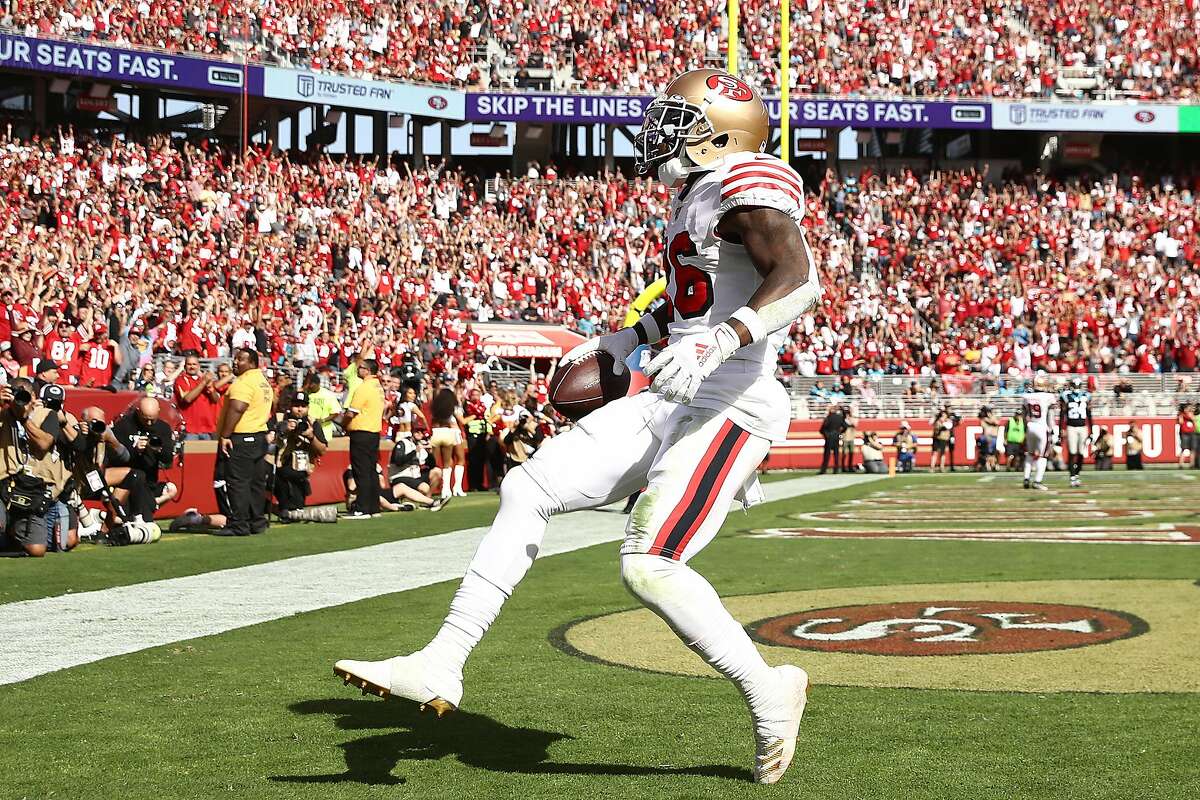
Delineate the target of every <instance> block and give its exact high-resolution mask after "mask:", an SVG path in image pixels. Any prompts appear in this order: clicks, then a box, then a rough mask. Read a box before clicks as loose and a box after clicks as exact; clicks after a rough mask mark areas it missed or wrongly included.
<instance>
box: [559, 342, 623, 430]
mask: <svg viewBox="0 0 1200 800" xmlns="http://www.w3.org/2000/svg"><path fill="white" fill-rule="evenodd" d="M613 363H614V362H613V357H612V356H611V355H610V354H609V353H606V352H605V351H603V350H593V351H592V352H590V353H588V354H587V355H586V356H584V357H583V358H581V359H579V360H578V361H573V362H571V363H570V364H563V365H560V366H559V368H558V369H557V370H556V371H555V373H554V377H553V378H551V379H550V403H551V405H553V406H554V408H555V410H556V411H558V413H560V414H562V415H563V416H564V417H566V418H567V419H570V420H574V421H576V422H578V421H579V420H581V419H583V418H584V417H585V416H587V415H588V414H590V413H592V412H593V411H595V410H596V409H597V408H600V407H601V406H602V405H604V404H605V403H610V402H612V401H613V400H616V399H618V398H621V397H624V396H625V395H626V394H628V393H629V370H628V369H626V370H625V371H624V372H622V373H621V374H620V375H614V374H613Z"/></svg>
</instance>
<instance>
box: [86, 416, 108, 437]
mask: <svg viewBox="0 0 1200 800" xmlns="http://www.w3.org/2000/svg"><path fill="white" fill-rule="evenodd" d="M106 430H108V425H106V424H105V422H104V420H102V419H93V420H89V421H88V433H90V434H92V435H93V436H99V435H100V434H102V433H104V432H105V431H106Z"/></svg>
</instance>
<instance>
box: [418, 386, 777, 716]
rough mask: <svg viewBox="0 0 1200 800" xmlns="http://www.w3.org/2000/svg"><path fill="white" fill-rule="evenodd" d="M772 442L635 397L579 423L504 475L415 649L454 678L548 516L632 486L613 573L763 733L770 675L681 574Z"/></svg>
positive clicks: (534, 547) (707, 588)
mask: <svg viewBox="0 0 1200 800" xmlns="http://www.w3.org/2000/svg"><path fill="white" fill-rule="evenodd" d="M769 447H770V442H769V441H768V440H767V439H765V438H763V437H761V436H756V435H754V434H751V433H749V432H748V431H746V430H744V429H742V428H741V427H739V426H738V425H737V424H735V423H734V422H733V421H732V420H731V419H729V417H728V416H727V415H726V414H724V413H720V412H714V411H709V410H703V409H694V408H689V407H687V406H681V405H679V404H677V403H670V402H666V401H664V400H662V399H661V397H660V396H659V395H657V394H654V393H651V392H642V393H641V394H638V395H634V396H632V397H627V398H623V399H621V400H617V401H615V402H613V403H610V404H609V405H607V406H605V407H604V408H601V409H600V410H598V411H596V412H594V413H592V414H590V415H588V416H587V417H586V418H584V420H583V421H582V422H581V423H580V424H579V425H577V426H576V427H575V428H573V429H572V430H570V431H568V432H567V433H565V434H562V435H561V436H557V437H554V438H552V439H550V440H548V441H547V442H546V443H545V444H543V446H542V447H541V448H540V449H539V450H538V451H537V453H536V454H535V455H534V457H533V458H532V459H530V460H529V461H528V462H526V463H525V464H524V465H523V466H521V467H517V468H516V469H514V470H512V471H510V472H509V473H508V475H507V476H506V477H505V479H504V482H503V483H502V484H501V488H500V511H499V513H498V514H497V515H496V520H495V522H494V523H493V524H492V527H491V529H490V530H489V531H488V533H487V535H486V536H485V537H484V539H483V541H482V542H481V543H480V545H479V549H478V550H477V551H476V553H475V557H474V558H473V559H472V560H471V564H470V566H469V567H468V568H467V574H466V576H465V577H464V578H463V582H462V585H461V587H460V588H459V590H458V592H457V593H456V595H455V597H454V601H453V602H452V603H451V607H450V613H449V615H448V616H447V617H446V622H445V624H444V625H443V626H442V629H441V631H439V632H438V634H437V636H435V637H434V639H433V641H432V642H430V644H429V645H428V646H427V647H426V648H425V652H426V654H428V655H429V656H430V657H431V658H432V659H433V660H434V661H435V662H436V663H438V664H439V665H441V666H443V667H445V668H446V669H447V670H449V671H451V672H452V673H455V677H457V678H460V679H461V676H462V667H463V664H464V662H465V661H466V659H467V656H468V655H470V652H471V650H473V649H474V647H475V645H476V644H478V643H479V640H480V639H481V638H482V636H483V634H484V632H486V631H487V629H488V628H489V627H490V626H491V624H492V622H493V621H494V620H495V618H496V615H497V614H498V613H499V611H500V607H501V605H502V604H503V603H504V601H505V600H506V599H507V598H508V596H509V595H511V594H512V592H513V590H514V589H515V588H516V585H517V584H518V583H519V582H520V580H521V579H522V578H523V577H524V576H525V573H526V572H527V571H528V570H529V567H530V566H531V565H532V563H533V560H534V558H535V557H536V556H537V552H538V548H539V546H540V545H541V541H542V537H543V536H544V534H545V530H546V522H547V520H549V518H550V516H551V515H553V514H558V513H562V512H565V511H576V510H579V509H585V508H595V507H597V506H601V505H606V504H608V503H611V502H615V501H617V500H621V499H624V498H626V497H628V496H629V495H631V494H633V493H634V492H635V491H637V490H638V489H641V488H642V487H646V491H645V492H644V493H643V494H642V496H641V497H640V498H639V499H638V502H637V505H636V506H635V507H634V510H633V513H632V514H630V516H629V520H628V523H627V525H626V533H625V541H624V543H623V544H622V546H621V576H622V579H623V580H624V581H625V584H626V586H627V587H628V588H629V590H630V591H631V592H633V594H635V595H636V596H637V597H638V598H639V599H640V600H641V601H642V602H643V603H644V604H645V605H646V606H647V607H648V608H650V609H651V610H653V611H654V612H655V613H656V614H658V615H659V616H660V617H662V618H663V620H664V621H665V622H666V623H667V624H668V625H669V626H670V627H671V629H672V630H673V631H675V633H676V634H677V635H678V636H679V637H680V639H682V640H683V641H684V643H685V644H686V645H688V646H689V647H690V648H692V649H693V650H694V651H695V652H697V653H698V654H699V655H700V656H701V657H702V658H704V659H705V661H707V662H708V663H709V664H711V665H712V666H713V667H714V668H715V669H717V670H718V671H719V672H721V673H722V674H723V675H725V676H726V677H728V678H730V679H731V680H733V681H734V682H735V683H736V684H737V685H738V686H739V688H740V689H741V691H742V694H743V696H744V697H745V698H746V700H747V702H748V703H749V704H750V707H751V710H752V711H753V712H754V714H755V719H756V722H757V723H758V724H759V725H760V727H762V726H766V727H767V728H769V727H771V725H772V723H773V720H772V716H773V715H774V713H775V712H776V711H777V710H779V711H780V713H783V712H784V711H786V709H776V708H775V706H776V701H777V698H776V697H775V695H776V694H777V692H776V686H775V683H776V678H775V676H774V673H773V672H772V671H771V669H770V668H769V667H767V665H766V663H765V662H763V660H762V657H761V656H760V655H759V653H758V651H757V649H756V648H755V647H754V644H753V642H751V641H750V638H749V637H748V636H747V635H746V632H745V630H744V629H743V628H742V626H741V624H740V623H738V622H737V621H736V620H735V619H733V617H732V616H730V614H729V612H728V611H726V610H725V608H724V606H723V605H722V604H721V601H720V599H719V597H718V596H717V594H716V592H715V591H714V590H713V588H712V586H711V585H710V584H709V583H708V581H706V580H705V579H704V578H703V577H701V576H700V575H699V574H698V573H696V572H694V571H693V570H692V569H691V568H690V567H688V566H687V565H686V562H687V560H688V559H689V558H691V557H692V556H694V555H695V554H696V553H698V552H700V550H702V549H704V547H705V546H706V545H707V544H708V543H709V542H711V541H712V539H713V537H714V536H716V533H717V531H718V529H720V527H721V525H722V523H724V521H725V517H726V515H727V514H728V512H729V508H730V504H731V503H732V501H733V500H734V498H735V496H737V495H739V494H741V493H742V492H741V490H742V489H743V487H744V486H750V485H752V483H753V480H754V478H755V470H756V469H757V467H758V465H759V464H760V463H762V460H763V459H764V458H765V457H766V455H767V451H768V449H769Z"/></svg>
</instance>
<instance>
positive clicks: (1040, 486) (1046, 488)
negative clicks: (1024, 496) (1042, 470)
mask: <svg viewBox="0 0 1200 800" xmlns="http://www.w3.org/2000/svg"><path fill="white" fill-rule="evenodd" d="M1033 488H1035V489H1037V490H1038V491H1039V492H1048V491H1050V487H1049V486H1047V485H1046V484H1044V483H1034V484H1033Z"/></svg>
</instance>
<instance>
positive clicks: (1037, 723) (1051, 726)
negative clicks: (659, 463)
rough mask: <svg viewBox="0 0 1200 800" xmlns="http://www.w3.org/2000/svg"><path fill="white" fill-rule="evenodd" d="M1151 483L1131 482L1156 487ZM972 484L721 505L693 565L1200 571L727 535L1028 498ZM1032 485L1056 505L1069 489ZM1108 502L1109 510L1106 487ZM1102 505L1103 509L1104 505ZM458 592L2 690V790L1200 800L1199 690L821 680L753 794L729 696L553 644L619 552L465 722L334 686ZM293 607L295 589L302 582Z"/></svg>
mask: <svg viewBox="0 0 1200 800" xmlns="http://www.w3.org/2000/svg"><path fill="white" fill-rule="evenodd" d="M1168 474H1170V473H1157V472H1156V473H1147V477H1149V476H1151V475H1153V476H1154V479H1155V480H1156V481H1160V480H1175V479H1172V478H1166V477H1164V476H1166V475H1168ZM979 477H980V476H977V475H951V476H914V477H911V478H903V479H895V480H891V481H885V482H880V483H874V484H866V485H862V486H858V487H851V488H848V489H843V490H839V491H836V492H828V493H825V494H822V495H815V496H811V497H803V498H798V499H795V500H791V501H784V502H779V503H773V504H769V505H766V506H762V507H759V508H756V509H754V510H752V511H751V512H749V513H746V514H742V513H734V514H731V515H730V519H729V522H728V524H727V526H726V529H725V530H724V531H723V533H722V535H721V536H720V537H718V539H717V540H716V541H715V542H714V543H713V545H712V546H710V547H709V548H708V549H707V550H706V551H705V552H704V553H702V554H701V555H700V556H699V557H697V558H696V559H695V561H694V562H693V565H694V566H695V567H696V569H698V570H699V571H700V572H702V573H704V574H705V575H706V576H708V577H709V578H710V580H711V581H712V582H713V584H714V585H715V586H716V587H717V589H718V591H720V592H721V593H722V594H726V595H735V594H736V595H750V594H756V593H761V592H781V591H803V590H811V589H820V588H832V587H856V586H885V585H888V584H921V583H945V582H949V581H954V582H983V581H989V582H996V581H1034V580H1061V579H1079V580H1084V579H1090V580H1103V579H1187V580H1190V581H1195V580H1196V579H1197V578H1198V577H1200V548H1196V547H1172V546H1164V547H1155V546H1145V545H1069V544H1041V543H1022V542H1002V543H997V542H986V543H980V542H953V541H951V542H924V541H892V540H836V541H835V540H816V539H812V540H761V539H750V538H747V537H743V536H736V535H732V534H735V533H737V532H739V531H744V530H749V529H752V528H765V527H779V526H782V525H795V524H797V523H796V520H795V519H794V518H793V515H795V514H798V513H800V514H803V513H813V512H821V511H829V510H835V509H837V508H841V507H843V505H846V504H847V503H848V501H853V500H861V499H865V498H867V497H868V496H869V495H871V493H873V492H877V491H879V490H880V489H882V488H886V489H887V490H888V491H889V492H890V491H899V490H904V491H908V490H905V489H904V487H905V486H908V485H912V486H914V487H916V488H914V489H913V490H912V491H933V490H935V489H936V490H939V491H941V490H946V491H949V492H951V493H958V492H961V493H962V494H963V496H964V497H965V498H972V497H977V496H980V493H981V492H983V491H986V492H987V493H995V492H997V491H1004V492H1012V493H1013V494H1014V496H1016V497H1021V496H1022V495H1021V491H1022V490H1020V488H1019V479H1014V478H1013V476H1006V475H999V476H997V477H996V480H995V481H991V482H988V483H985V484H980V483H979V482H978V479H979ZM1090 477H1091V476H1090V474H1089V475H1086V476H1085V479H1087V478H1090ZM1051 480H1052V481H1053V482H1054V483H1052V485H1053V486H1055V488H1056V489H1057V488H1061V489H1065V478H1063V479H1062V480H1061V481H1059V476H1054V477H1052V478H1051ZM1121 480H1125V479H1124V478H1122V479H1121ZM996 484H999V485H996ZM1192 486H1197V485H1196V484H1191V483H1189V482H1186V481H1180V483H1179V490H1178V493H1179V494H1180V496H1191V497H1193V498H1196V497H1198V496H1200V486H1197V488H1196V489H1192V488H1191V487H1192ZM1113 491H1114V497H1115V496H1117V495H1116V493H1117V492H1118V491H1119V488H1117V489H1114V490H1113ZM1133 491H1134V490H1132V489H1131V490H1130V493H1133ZM1054 496H1056V495H1054V494H1052V495H1050V497H1046V496H1044V495H1043V496H1040V497H1042V498H1045V499H1047V500H1048V499H1051V498H1053V497H1054ZM1099 499H1100V501H1101V502H1106V501H1105V500H1104V495H1103V494H1101V495H1099ZM476 502H477V505H471V504H468V503H464V504H462V505H461V506H459V507H458V508H455V507H454V506H452V507H451V509H449V510H448V511H446V512H443V513H442V514H439V515H419V514H415V513H413V514H405V515H394V516H392V517H384V518H383V519H380V520H377V521H371V522H353V523H351V522H347V523H340V524H338V525H336V526H308V527H306V528H303V529H301V528H294V529H288V530H286V531H283V530H281V531H276V532H272V533H271V534H268V535H267V536H266V537H262V538H256V539H250V540H246V541H233V540H227V539H214V538H211V537H192V538H188V539H184V540H178V541H167V542H163V543H161V544H159V545H153V546H149V547H144V548H125V549H122V550H116V549H111V550H110V549H104V550H99V549H96V550H95V551H93V552H80V553H77V554H73V555H69V556H60V557H57V558H48V559H46V560H45V562H43V563H34V562H32V561H30V560H19V561H12V562H8V563H0V578H2V579H3V581H4V583H5V584H6V590H7V591H10V592H12V593H13V595H12V596H23V597H35V596H39V594H50V593H56V592H59V591H63V590H65V589H64V587H67V588H71V589H76V588H79V587H85V586H86V587H88V588H98V587H100V586H103V585H115V584H120V583H127V582H130V581H136V580H146V579H150V578H157V577H163V576H164V575H166V574H191V573H194V572H202V571H206V570H208V569H214V568H218V567H227V566H237V565H240V564H244V563H257V562H260V561H266V560H272V559H276V558H283V557H287V556H289V555H295V554H299V553H301V552H320V551H321V550H329V549H340V548H342V547H354V546H361V545H365V544H373V543H376V542H379V541H385V540H388V539H392V538H399V537H401V536H419V535H424V534H427V533H433V532H436V531H443V530H449V529H451V528H457V527H472V526H476V525H482V524H486V522H487V521H488V520H489V518H490V515H491V513H492V511H493V509H494V500H491V499H481V500H479V501H476ZM1033 502H1034V501H1031V506H1033ZM1039 502H1040V501H1039ZM1120 502H1124V500H1121V501H1120ZM846 507H854V506H853V505H846ZM1195 513H1196V512H1195V507H1194V506H1193V510H1192V511H1190V512H1188V511H1187V510H1186V509H1182V510H1179V511H1172V512H1171V514H1174V515H1176V516H1173V517H1172V519H1173V520H1175V521H1180V520H1182V519H1184V518H1194V516H1195ZM1189 514H1190V517H1189ZM410 521H411V522H410ZM925 521H926V520H923V519H914V521H913V524H922V523H924V522H925ZM400 523H404V525H403V526H402V525H401V524H400ZM613 523H614V526H620V525H621V524H623V518H621V517H618V516H616V515H614V520H613ZM831 524H833V523H831ZM861 524H863V523H861V522H855V523H854V525H856V526H858V525H861ZM1081 524H1082V523H1081ZM406 526H411V527H406ZM139 569H140V570H141V571H139ZM31 587H32V588H31ZM454 588H455V586H454V584H453V583H445V584H439V585H436V586H431V587H426V588H423V589H418V590H414V591H411V592H404V593H401V594H395V595H389V596H384V597H380V598H375V599H372V600H368V601H363V602H360V603H354V604H351V605H347V606H341V607H337V608H329V609H325V610H322V611H318V612H313V613H308V614H302V615H298V616H295V617H291V618H288V619H283V620H278V621H276V622H271V623H267V624H263V625H258V626H255V627H252V628H245V629H241V630H237V631H231V632H229V633H226V634H222V635H220V636H214V637H208V638H204V639H198V640H193V641H189V642H185V643H180V644H177V645H171V646H168V647H160V648H155V649H152V650H147V651H143V652H140V653H135V654H132V655H128V656H122V657H119V658H114V659H109V660H107V661H103V662H99V663H94V664H90V665H87V666H83V667H78V668H74V669H71V670H67V671H65V672H60V673H55V674H51V675H45V676H42V677H40V678H36V679H33V680H30V681H27V682H24V683H21V684H15V685H10V686H4V687H0V748H3V751H4V753H5V756H6V757H5V758H4V759H3V760H0V796H2V797H6V798H7V797H13V798H21V797H28V798H49V797H54V798H89V800H91V799H92V798H113V799H114V800H116V798H120V800H129V799H130V798H155V800H158V799H159V798H163V797H186V798H229V797H238V798H289V799H291V798H303V799H307V798H312V799H313V800H317V799H318V798H319V799H320V800H351V799H352V798H353V799H357V798H385V797H386V798H395V797H406V796H407V797H416V798H455V800H459V799H460V798H463V797H480V798H526V797H529V798H554V799H555V800H560V799H561V798H564V797H570V798H575V797H580V798H611V797H638V798H655V799H657V798H710V797H711V798H726V797H728V798H740V797H747V798H749V797H762V796H766V795H770V796H772V797H789V798H822V800H825V799H826V798H846V800H852V799H853V800H858V798H904V799H905V800H913V799H914V798H928V799H929V800H943V799H944V798H964V799H965V798H971V799H972V800H974V798H1005V799H1007V798H1065V797H1070V798H1113V799H1114V800H1116V799H1117V798H1120V799H1121V800H1127V798H1135V797H1137V798H1141V797H1146V798H1156V800H1157V799H1158V798H1163V799H1172V800H1173V799H1174V798H1180V800H1184V798H1188V799H1189V800H1190V799H1191V798H1194V797H1196V796H1198V795H1200V760H1198V759H1196V757H1195V753H1196V745H1195V720H1196V718H1197V714H1198V713H1200V702H1198V700H1200V696H1198V695H1195V694H1131V695H1119V696H1110V695H1096V694H1086V693H1077V692H1066V693H1054V694H1041V695H1038V694H1016V693H1007V692H961V691H948V690H914V689H882V688H875V689H871V688H851V687H833V686H823V685H819V686H816V687H814V690H813V694H812V699H811V703H810V706H809V712H808V714H807V715H806V717H805V723H804V725H803V727H802V732H801V742H800V747H799V753H798V756H797V759H796V762H795V765H794V766H793V768H792V771H791V772H789V774H788V775H787V777H786V778H785V780H784V782H783V783H781V784H779V785H778V786H775V787H757V786H753V785H752V784H750V783H749V765H750V763H751V759H752V755H753V743H752V740H751V736H750V730H749V721H748V717H747V715H746V712H745V708H744V705H743V704H742V702H741V700H740V698H739V697H738V696H737V694H736V692H735V691H734V690H733V688H732V687H730V686H729V685H727V684H725V683H724V682H722V681H717V680H708V679H700V678H688V677H682V676H673V675H660V674H651V673H646V672H639V671H634V670H629V669H625V668H620V667H612V666H605V665H602V664H596V663H591V662H588V661H585V660H582V659H579V658H575V657H572V656H569V655H567V654H565V653H563V652H560V651H559V650H557V649H555V648H554V647H553V646H552V645H551V644H550V642H549V641H548V637H549V635H550V633H551V632H552V631H554V630H556V629H557V628H559V627H561V626H563V625H565V624H567V623H569V622H571V621H572V620H576V619H580V618H583V617H587V616H595V615H599V614H607V613H611V612H615V611H620V610H624V609H630V608H634V607H636V605H637V603H636V601H634V600H633V599H632V598H631V597H630V596H629V595H628V594H627V593H626V592H625V590H624V588H623V587H622V586H621V584H620V580H619V576H618V572H617V564H616V546H615V545H613V544H607V545H601V546H597V547H593V548H590V549H587V550H582V551H578V552H574V553H570V554H567V555H561V556H555V557H553V558H551V559H547V560H546V561H544V562H539V563H538V564H537V565H535V567H534V569H533V571H532V572H531V574H530V576H529V578H528V579H527V581H526V582H525V583H524V584H522V586H521V587H520V589H519V590H518V592H517V593H516V594H515V595H514V597H513V598H512V600H511V601H510V603H509V605H508V606H507V607H506V608H505V611H504V613H503V614H502V615H501V617H500V619H499V621H498V623H497V624H496V626H495V628H494V629H493V631H492V632H491V634H490V635H489V637H488V638H487V639H486V640H485V641H484V644H483V645H482V646H481V647H480V648H479V650H478V651H477V653H476V655H475V656H474V657H473V659H472V661H471V662H469V664H468V668H467V676H466V677H467V684H466V686H467V690H466V695H465V697H464V702H463V711H462V712H461V713H458V714H456V715H453V716H451V717H448V718H446V719H444V720H441V721H440V722H439V721H436V720H434V719H433V718H432V716H429V717H420V716H417V715H416V714H415V713H414V712H413V709H412V708H411V707H407V706H405V705H404V704H403V703H401V702H395V701H393V702H383V701H379V700H377V699H375V698H370V697H366V698H364V697H361V696H359V695H358V694H355V693H352V692H351V691H350V689H349V688H348V687H344V686H342V684H341V682H340V681H338V680H336V679H335V678H334V677H333V676H332V674H331V672H330V669H331V665H332V663H333V661H334V660H336V659H337V658H342V657H366V658H377V657H384V656H387V655H392V654H394V653H396V652H400V651H406V650H409V649H412V648H414V647H417V646H419V645H421V644H423V643H424V642H425V641H426V640H427V639H428V637H429V636H430V635H431V634H432V633H433V632H434V630H436V627H437V625H438V623H439V622H440V620H441V618H442V616H443V615H444V613H445V609H446V605H447V603H448V602H449V599H450V597H451V595H452V593H453V591H454ZM296 590H297V591H303V590H304V587H303V583H302V581H298V583H297V587H296ZM1196 591H1198V592H1200V587H1197V588H1196ZM248 593H251V594H252V587H248ZM4 599H6V600H7V599H10V598H9V597H5V598H4ZM1197 633H1198V634H1200V631H1197ZM1195 638H1196V639H1197V640H1200V636H1197V637H1195ZM980 658H988V657H987V656H981V657H980ZM794 660H795V662H796V663H799V664H801V665H803V663H804V653H803V652H802V651H796V657H795V659H794ZM997 663H998V664H1000V667H1001V668H1002V662H999V661H998V662H997Z"/></svg>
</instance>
